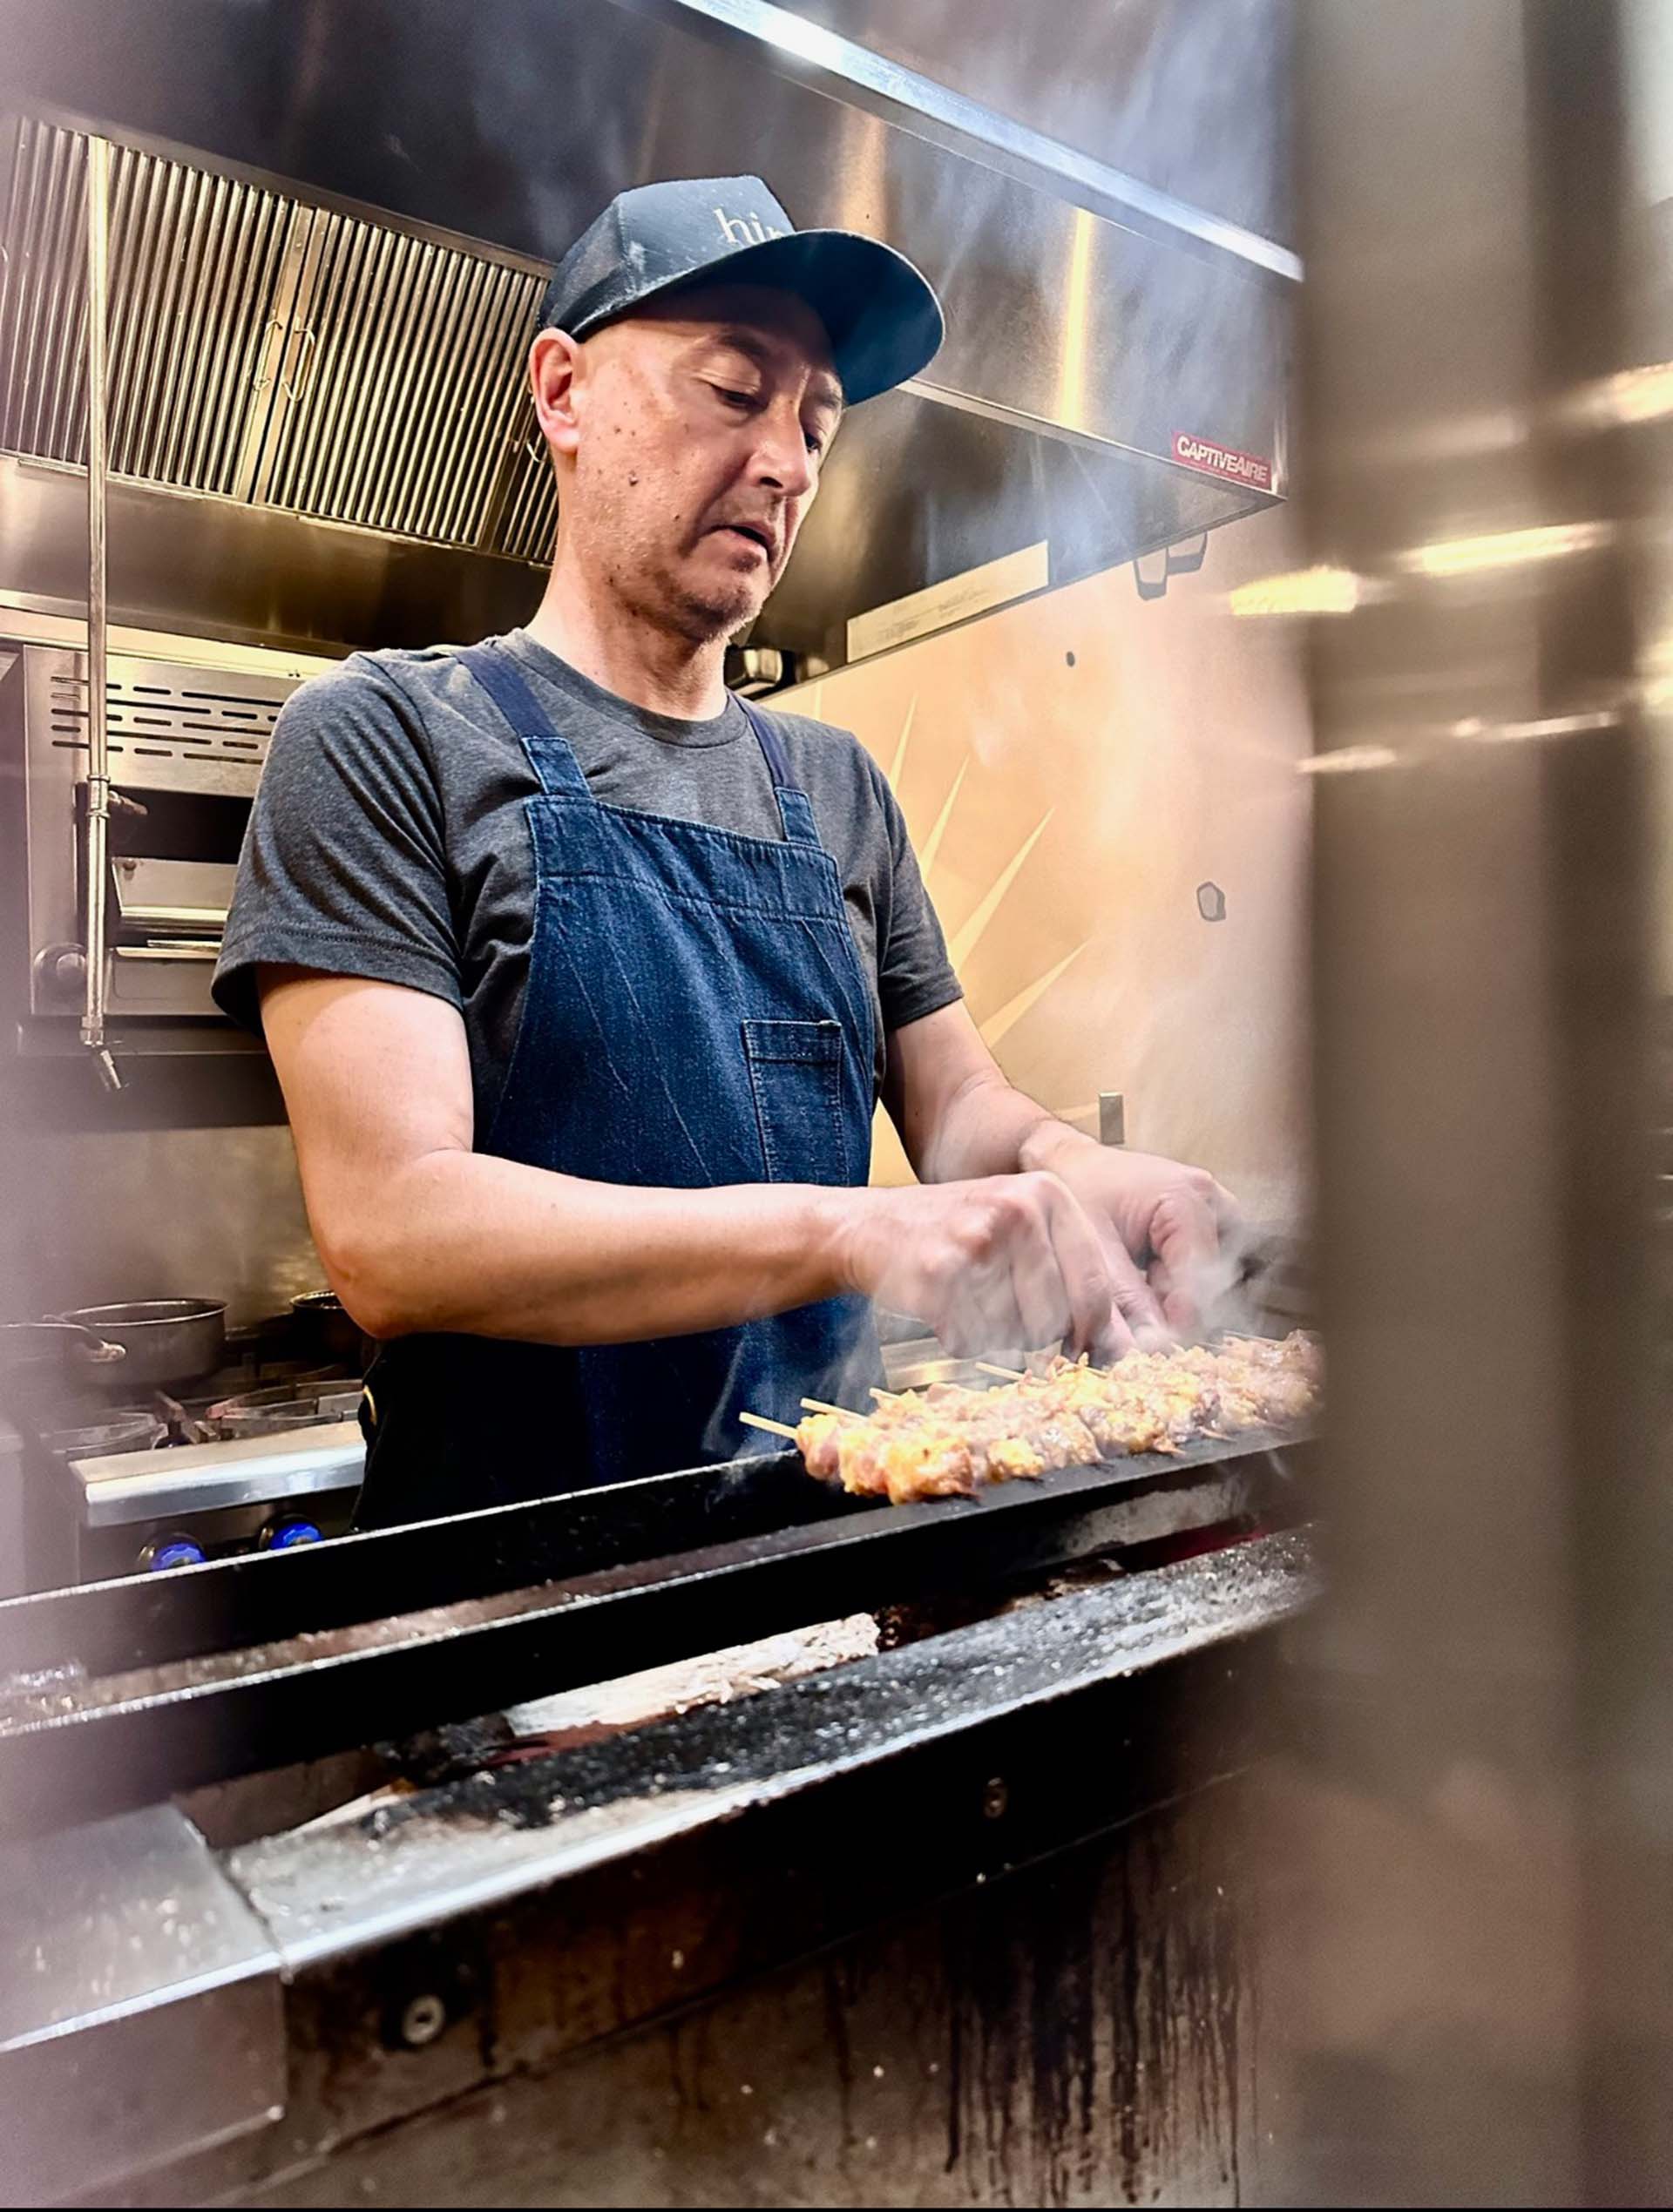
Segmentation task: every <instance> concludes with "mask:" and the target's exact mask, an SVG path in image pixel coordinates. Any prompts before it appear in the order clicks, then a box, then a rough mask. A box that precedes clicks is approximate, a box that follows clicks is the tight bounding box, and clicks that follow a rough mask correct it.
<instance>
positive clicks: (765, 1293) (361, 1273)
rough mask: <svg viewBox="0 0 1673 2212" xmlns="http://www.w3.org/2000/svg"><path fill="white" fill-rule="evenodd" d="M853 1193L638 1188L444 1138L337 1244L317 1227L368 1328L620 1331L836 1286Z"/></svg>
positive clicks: (674, 1328) (617, 1338)
mask: <svg viewBox="0 0 1673 2212" xmlns="http://www.w3.org/2000/svg"><path fill="white" fill-rule="evenodd" d="M863 1196H864V1194H858V1193H855V1192H853V1191H847V1190H834V1189H833V1190H827V1189H823V1188H820V1187H816V1186H813V1185H807V1184H789V1183H785V1184H750V1185H743V1186H738V1187H725V1188H721V1189H715V1190H663V1189H649V1190H641V1189H635V1188H629V1187H623V1186H621V1185H618V1184H613V1183H596V1182H588V1181H584V1180H580V1179H579V1178H577V1177H574V1176H570V1175H559V1174H550V1173H548V1172H547V1171H546V1170H545V1169H543V1168H538V1167H525V1166H522V1165H521V1164H519V1163H518V1162H517V1161H515V1160H499V1159H496V1158H494V1157H492V1156H491V1155H490V1154H486V1153H466V1152H459V1151H454V1150H444V1151H437V1152H435V1153H429V1154H426V1155H425V1156H423V1158H421V1159H419V1160H415V1161H413V1162H411V1163H410V1165H409V1166H407V1167H404V1168H403V1169H402V1170H400V1171H399V1172H398V1174H396V1175H395V1176H393V1177H392V1178H391V1179H390V1180H389V1183H388V1185H387V1186H386V1187H384V1188H383V1189H382V1190H380V1191H379V1192H378V1194H377V1196H376V1201H375V1202H373V1203H371V1204H369V1205H367V1206H365V1207H356V1209H355V1212H354V1214H353V1215H352V1216H351V1217H350V1219H349V1221H347V1222H346V1223H345V1224H344V1227H343V1230H342V1235H340V1236H339V1238H338V1239H337V1240H336V1241H335V1244H333V1243H332V1241H330V1240H329V1239H327V1238H326V1237H324V1236H322V1237H321V1238H320V1241H321V1243H322V1248H323V1249H324V1251H325V1256H326V1261H327V1266H328V1268H329V1273H330V1275H331V1277H332V1280H333V1282H334V1283H335V1286H336V1288H337V1289H338V1291H339V1293H340V1295H342V1299H343V1302H344V1303H345V1304H346V1305H347V1306H348V1307H349V1310H350V1311H351V1312H352V1313H354V1314H355V1316H356V1318H357V1319H358V1320H359V1321H360V1322H362V1326H363V1327H365V1328H367V1329H370V1330H371V1331H372V1332H373V1333H374V1334H376V1335H377V1336H407V1335H410V1334H412V1333H414V1332H416V1331H418V1330H427V1329H449V1330H459V1331H463V1332H464V1333H465V1334H467V1335H471V1336H505V1337H513V1338H518V1339H522V1340H524V1341H526V1342H530V1343H556V1344H609V1343H628V1342H631V1341H633V1340H635V1339H643V1338H646V1337H651V1336H676V1335H682V1334H684V1333H686V1332H687V1331H688V1330H693V1329H715V1328H721V1327H725V1326H728V1325H729V1324H730V1323H733V1322H740V1321H748V1320H753V1319H755V1318H756V1317H758V1316H761V1315H763V1314H770V1313H779V1312H783V1311H785V1310H787V1309H789V1308H790V1307H793V1306H798V1305H803V1304H806V1303H809V1302H811V1301H813V1300H815V1299H818V1298H825V1297H830V1296H832V1295H836V1293H838V1292H840V1291H842V1290H843V1289H847V1288H848V1287H849V1286H848V1284H847V1282H846V1280H845V1277H844V1275H843V1252H844V1248H845V1245H844V1234H843V1232H844V1228H845V1226H846V1221H847V1212H848V1211H849V1210H851V1207H852V1204H853V1201H855V1200H856V1199H857V1198H860V1197H863ZM325 1211H326V1209H324V1208H316V1209H315V1213H316V1223H315V1226H316V1231H317V1230H318V1228H320V1226H321V1224H322V1221H323V1218H324V1214H325Z"/></svg>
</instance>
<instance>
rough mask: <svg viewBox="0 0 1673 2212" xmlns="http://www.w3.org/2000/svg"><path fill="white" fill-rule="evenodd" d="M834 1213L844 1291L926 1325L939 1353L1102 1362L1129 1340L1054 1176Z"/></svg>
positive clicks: (907, 1192)
mask: <svg viewBox="0 0 1673 2212" xmlns="http://www.w3.org/2000/svg"><path fill="white" fill-rule="evenodd" d="M844 1210H845V1214H846V1222H845V1231H844V1235H843V1245H842V1260H841V1265H842V1269H843V1275H844V1276H845V1277H846V1279H847V1281H848V1282H849V1284H850V1287H851V1288H852V1289H856V1290H858V1291H863V1292H864V1294H865V1295H867V1296H869V1297H871V1298H876V1299H878V1300H880V1301H881V1302H883V1303H884V1305H886V1306H892V1307H894V1308H895V1309H897V1311H899V1312H902V1313H908V1314H912V1315H914V1316H917V1317H918V1319H920V1320H922V1321H925V1322H928V1323H929V1325H930V1327H931V1329H933V1330H934V1331H935V1333H936V1335H937V1336H938V1337H939V1338H940V1339H941V1342H942V1343H944V1344H945V1345H946V1347H947V1349H948V1350H950V1351H952V1352H958V1353H966V1354H976V1353H983V1352H986V1353H992V1352H996V1351H1000V1350H1033V1349H1035V1348H1036V1347H1038V1346H1040V1345H1043V1344H1055V1343H1060V1342H1067V1344H1068V1347H1069V1349H1070V1350H1072V1351H1075V1352H1080V1351H1089V1352H1091V1353H1092V1355H1093V1356H1094V1358H1097V1359H1101V1360H1106V1359H1111V1358H1114V1356H1116V1355H1117V1354H1119V1353H1120V1352H1122V1351H1125V1350H1127V1349H1128V1346H1129V1345H1130V1344H1131V1343H1132V1341H1133V1339H1132V1336H1131V1334H1130V1332H1129V1330H1128V1328H1127V1326H1126V1324H1125V1323H1124V1322H1123V1321H1122V1319H1121V1312H1120V1297H1119V1295H1118V1285H1117V1283H1116V1282H1114V1280H1113V1279H1112V1275H1111V1270H1110V1266H1109V1239H1108V1236H1107V1233H1105V1232H1102V1231H1101V1229H1100V1228H1099V1226H1098V1224H1097V1223H1096V1222H1094V1221H1093V1220H1092V1219H1091V1218H1090V1216H1089V1215H1088V1214H1087V1210H1086V1208H1085V1207H1084V1206H1082V1205H1081V1203H1080V1201H1079V1200H1078V1199H1077V1198H1076V1197H1075V1196H1074V1194H1073V1193H1072V1192H1071V1191H1070V1189H1069V1188H1068V1187H1067V1184H1066V1183H1064V1182H1062V1181H1061V1180H1060V1179H1059V1178H1058V1177H1057V1176H1055V1175H1048V1174H1012V1175H991V1176H985V1177H983V1178H982V1179H981V1180H979V1181H974V1182H957V1183H938V1184H926V1185H924V1186H921V1187H917V1188H907V1189H904V1190H868V1191H854V1192H852V1193H845V1194H844ZM1141 1289H1142V1282H1141ZM1147 1295H1148V1294H1147Z"/></svg>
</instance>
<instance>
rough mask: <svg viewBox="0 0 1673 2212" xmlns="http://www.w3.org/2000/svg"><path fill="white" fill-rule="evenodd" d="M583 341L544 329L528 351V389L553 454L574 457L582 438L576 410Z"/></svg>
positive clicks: (542, 430) (563, 332) (562, 332)
mask: <svg viewBox="0 0 1673 2212" xmlns="http://www.w3.org/2000/svg"><path fill="white" fill-rule="evenodd" d="M580 352H581V347H580V341H579V339H576V338H572V337H571V336H570V335H569V333H568V331H567V330H542V331H539V332H538V333H537V334H536V336H535V341H534V343H533V344H532V346H531V347H530V348H529V387H530V389H531V390H532V392H533V394H534V412H535V416H536V417H537V419H538V422H539V424H540V434H541V436H543V437H544V438H545V441H546V443H547V444H548V445H549V446H550V447H551V448H552V451H553V452H554V453H568V454H572V453H573V452H574V450H575V448H576V446H577V444H578V443H579V439H580V423H579V418H578V416H577V414H576V409H575V386H576V382H577V381H578V378H577V369H578V364H579V360H580Z"/></svg>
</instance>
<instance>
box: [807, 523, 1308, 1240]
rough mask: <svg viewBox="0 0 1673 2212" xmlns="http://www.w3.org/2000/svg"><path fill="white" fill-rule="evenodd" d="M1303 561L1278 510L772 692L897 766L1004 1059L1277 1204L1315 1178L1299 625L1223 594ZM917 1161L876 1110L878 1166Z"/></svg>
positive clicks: (917, 833) (900, 1173)
mask: <svg viewBox="0 0 1673 2212" xmlns="http://www.w3.org/2000/svg"><path fill="white" fill-rule="evenodd" d="M1293 565H1295V564H1294V558H1293V547H1292V540H1291V530H1290V524H1289V522H1288V519H1287V517H1286V516H1285V514H1284V511H1283V510H1276V511H1270V512H1268V513H1265V514H1263V515H1259V516H1256V517H1250V518H1249V519H1248V520H1245V521H1243V522H1240V523H1234V524H1229V525H1227V526H1226V527H1225V528H1223V529H1222V530H1219V531H1216V532H1215V533H1214V534H1213V535H1212V536H1211V537H1210V538H1209V548H1208V555H1207V558H1206V560H1205V562H1204V565H1203V566H1202V570H1201V571H1200V572H1198V573H1197V574H1195V575H1194V576H1175V578H1172V579H1171V580H1170V582H1169V584H1168V592H1167V594H1166V597H1165V598H1162V599H1156V600H1153V601H1148V602H1147V601H1144V600H1142V599H1141V598H1140V596H1139V593H1138V591H1137V589H1136V587H1135V580H1134V575H1133V571H1132V569H1131V567H1130V566H1129V567H1126V568H1121V569H1118V570H1114V571H1111V572H1108V573H1107V574H1104V575H1101V576H1096V577H1093V578H1089V579H1088V580H1087V581H1086V582H1085V583H1082V584H1078V585H1071V586H1069V587H1068V588H1067V589H1065V590H1062V591H1060V592H1051V593H1048V594H1046V596H1045V597H1043V598H1040V599H1035V600H1033V601H1031V602H1029V603H1027V604H1026V605H1019V606H1015V607H1013V608H1010V609H1006V610H1003V611H1001V612H999V613H996V614H992V615H989V616H987V617H985V618H984V619H981V620H979V621H977V622H973V623H971V624H968V625H967V626H965V627H964V628H962V629H958V630H955V631H951V632H947V633H945V635H942V636H940V637H934V638H929V639H924V640H922V641H921V642H919V643H918V644H915V645H911V646H904V647H902V648H901V649H899V650H898V651H897V652H895V653H890V654H888V655H886V656H884V657H883V658H881V659H878V660H871V661H866V662H862V663H860V664H858V665H857V666H853V667H850V668H847V669H843V670H841V671H839V672H837V673H836V674H834V675H831V676H829V677H827V678H825V679H824V680H823V681H820V682H816V683H810V684H807V685H803V686H801V687H798V688H797V689H796V690H795V691H793V692H789V693H783V694H781V696H780V698H779V699H777V700H775V702H774V703H775V704H776V705H782V706H784V707H789V708H790V709H792V710H795V711H799V712H803V713H806V714H815V715H818V716H821V717H823V719H824V720H828V721H832V722H836V723H838V724H841V725H843V726H845V727H848V728H850V729H852V730H853V731H855V732H856V734H857V735H858V736H859V738H860V740H861V741H862V742H863V743H864V745H865V747H867V749H868V750H869V751H870V753H871V754H872V755H873V757H874V758H875V759H876V760H877V761H878V762H879V763H880V764H881V765H882V767H883V768H884V771H885V773H886V774H887V775H889V777H890V780H891V783H892V784H893V787H894V788H895V790H896V792H897V795H898V796H899V799H900V802H901V804H902V807H903V808H904V811H905V815H906V819H907V822H908V823H909V825H910V826H911V832H912V836H913V841H914V842H915V843H916V845H917V847H918V852H919V854H920V856H922V858H923V860H924V862H925V866H926V872H927V876H928V880H929V885H930V890H931V894H932V896H933V897H934V899H935V903H936V906H937V909H938V911H939V913H940V916H941V919H942V923H943V924H944V926H945V930H946V933H947V937H948V942H949V944H950V946H951V948H952V953H953V957H954V960H955V963H956V964H957V966H958V971H959V974H960V976H961V977H962V978H963V981H964V984H965V991H966V993H967V996H968V999H969V1004H970V1006H971V1010H972V1013H973V1014H974V1015H975V1017H976V1019H977V1021H978V1022H979V1025H981V1028H982V1032H983V1034H984V1035H985V1036H986V1038H987V1040H988V1042H989V1043H990V1044H991V1045H992V1047H993V1049H994V1051H995V1052H996V1053H997V1054H998V1056H999V1061H1000V1064H1001V1065H1003V1067H1004V1068H1005V1070H1006V1073H1007V1074H1008V1075H1009V1076H1010V1077H1011V1079H1013V1081H1014V1082H1016V1083H1018V1084H1019V1085H1020V1086H1022V1088H1023V1089H1025V1090H1026V1091H1027V1092H1030V1093H1031V1094H1032V1095H1033V1096H1034V1097H1035V1098H1038V1099H1040V1100H1041V1102H1042V1103H1043V1104H1045V1105H1046V1106H1050V1107H1052V1108H1053V1110H1055V1111H1056V1112H1058V1113H1061V1114H1063V1115H1064V1116H1065V1117H1066V1118H1067V1120H1072V1121H1075V1122H1077V1123H1078V1124H1079V1125H1080V1126H1082V1127H1085V1128H1088V1129H1095V1128H1096V1126H1097V1106H1096V1101H1097V1096H1098V1093H1099V1092H1100V1091H1120V1092H1122V1093H1124V1095H1125V1098H1126V1101H1127V1135H1128V1142H1129V1143H1130V1144H1133V1145H1135V1146H1138V1147H1143V1148H1145V1149H1147V1150H1154V1151H1158V1152H1165V1153H1172V1154H1174V1155H1175V1156H1176V1157H1179V1158H1182V1159H1187V1160H1197V1161H1201V1162H1202V1164H1204V1165H1205V1166H1208V1167H1212V1168H1213V1169H1214V1170H1215V1172H1216V1174H1219V1175H1220V1176H1221V1178H1222V1179H1223V1180H1224V1181H1226V1182H1228V1183H1229V1184H1230V1185H1231V1186H1232V1187H1234V1188H1235V1189H1236V1191H1237V1192H1238V1193H1239V1194H1240V1195H1241V1196H1242V1198H1243V1201H1244V1203H1245V1205H1246V1207H1248V1209H1249V1211H1250V1214H1251V1215H1254V1216H1256V1217H1257V1218H1259V1219H1261V1220H1263V1221H1270V1222H1272V1223H1274V1224H1288V1223H1290V1222H1291V1221H1293V1220H1294V1219H1295V1218H1296V1216H1297V1213H1298V1210H1299V1208H1300V1207H1301V1205H1302V1204H1303V1202H1304V1187H1305V1163H1306V1157H1307V1137H1306V1127H1307V1114H1306V1105H1305V1087H1304V991H1305V964H1304V890H1305V887H1304V866H1305V858H1306V827H1307V779H1306V778H1305V777H1304V776H1302V775H1299V774H1297V762H1298V761H1300V760H1301V759H1302V758H1303V757H1304V755H1305V754H1307V753H1308V752H1309V750H1310V749H1311V741H1310V737H1309V732H1308V721H1307V711H1306V706H1305V701H1304V693H1303V688H1302V682H1301V673H1300V663H1299V657H1298V653H1297V637H1296V634H1295V632H1294V629H1293V626H1286V625H1285V624H1284V623H1282V622H1274V621H1271V620H1270V619H1269V620H1267V621H1258V620H1248V619H1237V618H1236V617H1234V615H1233V614H1232V612H1231V611H1230V607H1229V603H1228V595H1229V592H1230V591H1231V590H1232V589H1233V587H1234V586H1236V585H1239V584H1242V583H1244V582H1248V581H1250V580H1252V579H1253V578H1256V577H1261V576H1265V575H1270V574H1273V573H1275V572H1280V571H1283V570H1284V569H1286V568H1288V567H1291V566H1293ZM1144 566H1145V568H1146V570H1147V572H1150V571H1154V570H1155V569H1156V568H1157V567H1158V566H1159V562H1157V561H1150V562H1147V563H1145V564H1144ZM1216 893H1217V894H1218V896H1217V897H1216ZM1216 915H1220V916H1222V918H1218V919H1216V918H1210V917H1215V916H1216ZM910 1172H911V1171H910V1169H909V1168H908V1167H907V1165H906V1162H905V1160H904V1155H903V1154H902V1153H901V1151H900V1148H899V1147H898V1144H897V1141H896V1140H895V1138H894V1135H893V1133H892V1131H891V1130H890V1129H889V1128H888V1127H887V1126H886V1125H885V1124H884V1123H883V1122H882V1120H881V1119H880V1120H879V1125H878V1136H877V1146H876V1151H875V1158H874V1173H875V1174H877V1176H878V1177H879V1178H880V1179H883V1180H903V1179H904V1178H905V1177H906V1176H907V1175H909V1174H910Z"/></svg>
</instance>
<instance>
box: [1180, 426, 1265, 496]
mask: <svg viewBox="0 0 1673 2212" xmlns="http://www.w3.org/2000/svg"><path fill="white" fill-rule="evenodd" d="M1174 458H1175V461H1182V462H1183V463H1185V466H1186V467H1187V468H1188V469H1201V470H1202V471H1203V473H1204V474H1205V475H1207V476H1211V477H1226V478H1227V479H1228V480H1229V482H1230V483H1232V484H1253V485H1254V487H1255V489H1256V490H1257V491H1270V490H1271V489H1272V463H1270V461H1263V460H1262V459H1261V458H1260V457H1259V456H1258V455H1257V454H1254V453H1237V452H1235V451H1234V450H1232V448H1231V447H1230V446H1229V445H1214V444H1211V443H1209V440H1208V439H1207V438H1194V437H1193V436H1191V434H1190V432H1189V430H1181V431H1179V432H1177V433H1176V435H1175V438H1174Z"/></svg>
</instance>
